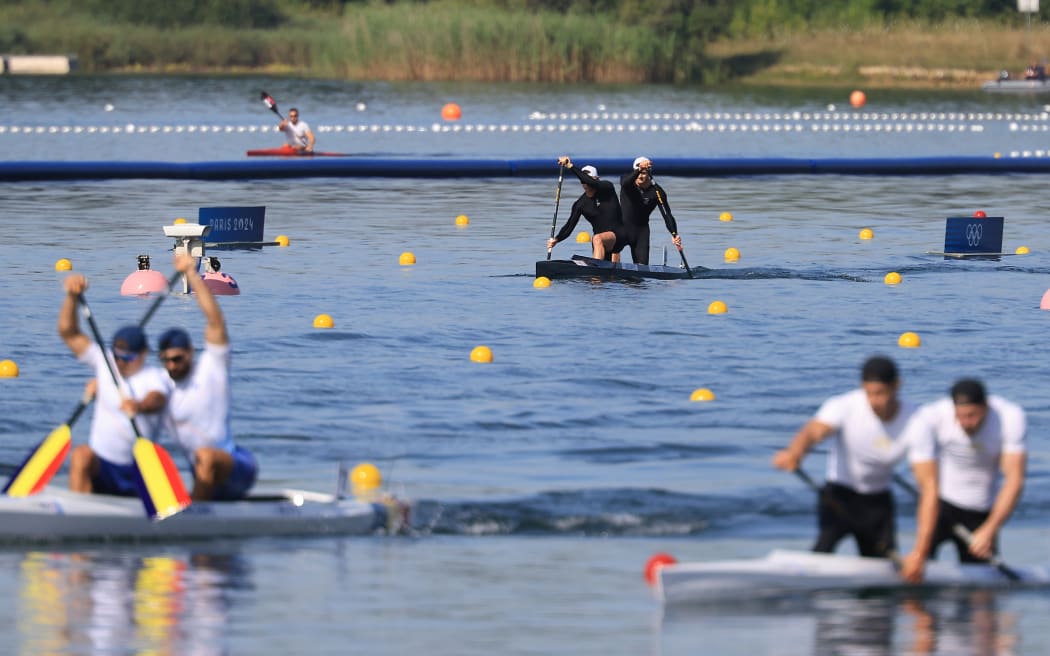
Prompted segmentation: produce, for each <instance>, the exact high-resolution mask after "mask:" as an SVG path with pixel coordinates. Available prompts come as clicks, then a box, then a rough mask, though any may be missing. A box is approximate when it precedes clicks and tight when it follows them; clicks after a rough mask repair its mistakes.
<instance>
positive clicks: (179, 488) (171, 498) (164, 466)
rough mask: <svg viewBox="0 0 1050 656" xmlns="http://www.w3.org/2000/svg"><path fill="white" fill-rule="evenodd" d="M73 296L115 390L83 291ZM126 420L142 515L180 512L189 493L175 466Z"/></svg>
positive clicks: (115, 378) (113, 371)
mask: <svg viewBox="0 0 1050 656" xmlns="http://www.w3.org/2000/svg"><path fill="white" fill-rule="evenodd" d="M77 300H78V301H79V302H80V305H81V307H83V308H84V317H85V318H86V319H87V321H88V325H89V326H90V327H91V334H92V335H93V336H94V337H95V343H96V344H97V345H98V347H99V349H101V351H102V359H103V361H105V363H106V369H108V370H109V375H110V376H111V377H112V378H113V384H114V385H116V387H117V390H120V377H119V376H118V375H117V371H116V369H114V368H113V363H112V362H110V358H109V355H107V353H106V345H105V343H104V342H103V340H102V333H101V332H99V329H98V324H97V323H95V317H94V315H92V314H91V308H90V307H88V304H87V300H86V299H85V298H84V295H83V294H81V295H80V296H79V298H78V299H77ZM128 421H130V422H131V428H132V429H133V430H134V431H135V435H137V436H138V437H136V438H135V446H134V448H133V454H134V457H135V471H136V480H137V482H138V488H139V497H140V498H141V499H142V505H143V506H144V507H145V509H146V515H147V516H148V517H149V518H150V519H153V520H161V519H165V518H166V517H171V516H172V515H174V514H176V513H179V512H181V511H182V510H183V509H184V508H186V507H188V506H189V505H190V495H189V494H187V492H186V487H185V485H183V483H182V478H181V477H180V476H179V470H178V468H177V467H176V466H175V463H174V462H173V461H172V459H171V456H170V455H169V454H168V452H167V451H165V450H164V448H163V447H161V446H160V445H159V444H157V443H155V442H152V441H150V440H147V439H146V438H145V437H142V431H141V430H139V427H138V422H136V421H135V417H128Z"/></svg>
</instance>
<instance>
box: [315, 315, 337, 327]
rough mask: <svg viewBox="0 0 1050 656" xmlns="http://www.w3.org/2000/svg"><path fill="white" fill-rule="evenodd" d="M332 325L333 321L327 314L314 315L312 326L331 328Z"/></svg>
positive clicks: (333, 324)
mask: <svg viewBox="0 0 1050 656" xmlns="http://www.w3.org/2000/svg"><path fill="white" fill-rule="evenodd" d="M333 326H335V321H333V320H332V316H331V315H329V314H319V315H317V316H316V317H314V328H332V327H333Z"/></svg>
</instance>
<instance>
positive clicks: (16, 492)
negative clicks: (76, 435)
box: [4, 424, 73, 497]
mask: <svg viewBox="0 0 1050 656" xmlns="http://www.w3.org/2000/svg"><path fill="white" fill-rule="evenodd" d="M72 438H73V435H72V432H71V431H70V430H69V426H68V425H67V424H62V425H61V426H59V427H58V428H56V429H55V430H53V431H51V434H50V435H48V436H47V437H45V438H44V439H43V440H42V441H41V442H40V444H38V445H37V447H36V449H34V450H33V452H32V453H30V454H29V456H28V457H27V458H26V459H25V462H23V463H22V466H21V467H19V468H18V471H16V472H15V474H14V476H12V477H11V480H10V481H8V482H7V486H6V487H4V494H6V495H8V496H12V497H27V496H30V495H32V494H36V493H37V492H39V491H40V490H42V489H44V487H45V486H47V484H48V482H50V481H51V478H52V477H54V475H55V473H56V472H58V470H59V469H60V468H61V467H62V463H63V462H64V461H65V459H66V454H67V453H69V445H70V442H71V441H72Z"/></svg>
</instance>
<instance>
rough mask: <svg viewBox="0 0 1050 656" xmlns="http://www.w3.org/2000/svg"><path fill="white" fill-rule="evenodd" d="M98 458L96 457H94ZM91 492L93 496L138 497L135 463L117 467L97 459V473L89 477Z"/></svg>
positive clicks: (102, 459)
mask: <svg viewBox="0 0 1050 656" xmlns="http://www.w3.org/2000/svg"><path fill="white" fill-rule="evenodd" d="M95 457H96V458H98V456H95ZM91 491H92V492H93V493H95V494H113V495H116V496H118V497H137V496H138V495H139V482H138V468H137V467H136V466H135V463H131V464H129V465H117V464H114V463H112V462H110V461H108V460H106V459H105V458H98V473H97V474H95V475H94V476H92V477H91Z"/></svg>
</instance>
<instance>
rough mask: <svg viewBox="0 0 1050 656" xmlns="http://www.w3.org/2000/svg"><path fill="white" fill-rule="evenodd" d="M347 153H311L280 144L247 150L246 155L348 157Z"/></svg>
mask: <svg viewBox="0 0 1050 656" xmlns="http://www.w3.org/2000/svg"><path fill="white" fill-rule="evenodd" d="M349 156H350V155H349V153H326V152H321V151H316V150H315V151H313V152H311V153H307V152H303V151H301V150H296V149H295V148H290V147H288V146H281V147H280V148H259V149H257V150H249V151H248V157H349Z"/></svg>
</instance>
